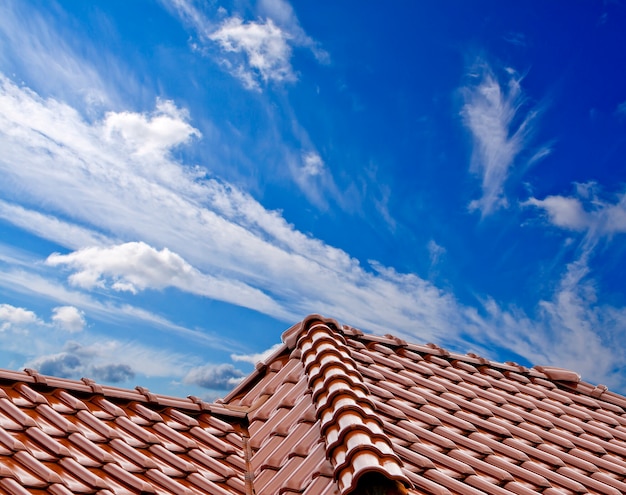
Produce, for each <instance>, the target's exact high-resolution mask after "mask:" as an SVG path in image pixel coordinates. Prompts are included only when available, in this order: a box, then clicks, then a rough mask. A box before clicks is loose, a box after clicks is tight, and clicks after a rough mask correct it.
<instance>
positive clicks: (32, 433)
mask: <svg viewBox="0 0 626 495" xmlns="http://www.w3.org/2000/svg"><path fill="white" fill-rule="evenodd" d="M26 435H27V436H28V437H30V438H32V439H33V440H35V441H36V442H37V443H38V444H39V445H41V446H42V447H44V448H45V449H46V450H47V451H48V452H51V453H52V454H54V455H55V456H57V457H62V456H68V455H70V451H69V450H67V448H66V447H64V446H63V445H62V444H60V443H58V442H57V441H55V440H54V439H52V438H51V437H50V436H48V435H47V434H46V433H45V432H43V431H42V430H40V429H39V428H37V427H31V428H28V429H27V430H26Z"/></svg>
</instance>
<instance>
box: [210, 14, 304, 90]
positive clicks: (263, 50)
mask: <svg viewBox="0 0 626 495" xmlns="http://www.w3.org/2000/svg"><path fill="white" fill-rule="evenodd" d="M290 38H291V36H290V35H289V33H287V32H285V31H283V30H281V29H280V28H279V27H278V26H276V25H275V24H274V22H273V21H272V20H271V19H266V20H264V21H249V22H244V21H243V20H242V19H241V18H240V17H236V16H235V17H230V18H228V19H226V20H225V21H224V22H223V23H222V25H221V26H220V27H219V29H217V30H216V31H215V32H214V33H213V34H211V35H210V39H211V40H213V41H215V42H216V43H218V44H219V45H220V47H221V48H222V50H223V51H224V52H227V53H230V54H241V55H242V56H243V57H244V60H238V61H235V62H231V61H230V60H229V59H225V60H224V61H225V62H226V63H227V65H228V66H231V67H232V70H233V72H234V73H235V74H236V75H237V76H238V77H239V79H241V81H242V82H243V84H244V85H245V86H246V87H247V88H248V89H256V88H258V87H259V83H258V79H259V78H260V79H261V80H262V81H263V82H264V83H267V82H278V83H280V82H291V81H294V80H295V79H296V75H295V74H294V72H293V69H292V67H291V62H290V60H291V46H290V45H289V39H290Z"/></svg>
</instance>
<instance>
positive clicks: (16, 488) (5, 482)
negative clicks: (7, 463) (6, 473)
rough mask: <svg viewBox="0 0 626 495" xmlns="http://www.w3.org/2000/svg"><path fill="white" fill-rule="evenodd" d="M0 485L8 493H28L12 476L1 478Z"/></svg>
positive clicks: (26, 494) (12, 494)
mask: <svg viewBox="0 0 626 495" xmlns="http://www.w3.org/2000/svg"><path fill="white" fill-rule="evenodd" d="M0 486H2V488H3V489H4V490H6V493H8V494H10V495H30V492H29V491H28V490H26V489H25V488H23V487H22V486H20V484H19V483H17V482H16V481H15V480H14V479H12V478H2V479H1V480H0Z"/></svg>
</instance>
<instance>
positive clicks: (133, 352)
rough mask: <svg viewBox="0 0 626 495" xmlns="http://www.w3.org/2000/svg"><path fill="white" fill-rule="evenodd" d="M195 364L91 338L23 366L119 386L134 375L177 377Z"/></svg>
mask: <svg viewBox="0 0 626 495" xmlns="http://www.w3.org/2000/svg"><path fill="white" fill-rule="evenodd" d="M129 363H132V364H129ZM197 365H198V359H197V358H195V357H193V356H189V355H183V354H179V353H176V352H172V351H170V350H166V349H155V348H152V347H149V346H144V345H141V344H138V343H135V342H122V341H119V340H115V339H108V338H103V337H102V336H98V337H96V336H92V337H91V338H90V339H85V340H84V341H83V342H78V341H68V342H66V343H65V344H64V345H63V346H61V348H60V351H59V348H57V350H56V351H53V352H47V353H46V352H42V353H39V354H38V355H35V356H31V357H30V358H29V359H28V360H27V362H26V364H25V367H27V368H33V369H36V370H38V371H39V372H40V373H42V374H44V375H52V376H60V377H64V378H72V379H78V378H81V377H89V378H95V379H98V380H100V381H103V382H107V383H122V382H128V381H129V380H132V379H133V378H134V377H135V376H136V375H137V374H142V375H145V376H150V377H169V378H172V377H174V378H176V377H178V378H181V377H183V376H185V374H186V373H187V372H188V370H189V369H191V368H193V367H194V366H197Z"/></svg>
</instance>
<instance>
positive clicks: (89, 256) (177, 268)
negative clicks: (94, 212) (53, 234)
mask: <svg viewBox="0 0 626 495" xmlns="http://www.w3.org/2000/svg"><path fill="white" fill-rule="evenodd" d="M46 263H47V264H48V265H51V266H60V265H64V266H68V267H70V268H73V269H75V270H76V271H75V272H74V273H73V274H72V275H70V277H69V282H70V284H72V285H74V286H77V287H82V288H84V289H93V288H95V287H100V288H104V287H105V286H106V285H107V284H106V283H105V279H109V280H110V281H109V285H110V287H111V288H112V289H113V290H115V291H127V292H131V293H133V294H137V292H139V291H143V290H145V289H164V288H166V287H176V288H177V289H180V290H183V291H185V292H190V293H193V294H197V295H200V296H205V297H210V298H213V299H218V300H222V301H226V302H230V303H233V304H238V305H240V306H246V307H251V308H252V309H257V310H262V311H264V312H267V313H270V314H271V313H272V312H275V316H279V315H281V310H280V308H279V307H278V305H277V304H276V303H274V302H273V301H272V300H271V298H270V297H268V296H266V295H265V294H263V293H262V292H261V291H260V290H257V289H254V288H252V287H249V286H247V285H246V284H243V283H240V282H237V281H233V280H227V279H219V278H216V277H212V276H209V275H206V274H203V273H201V272H199V271H198V270H197V269H196V268H194V267H192V266H191V265H190V264H189V263H187V262H186V261H185V260H184V259H183V258H181V257H180V256H179V255H178V254H176V253H173V252H172V251H170V250H169V249H167V248H163V249H162V250H160V251H159V250H157V249H155V248H153V247H151V246H149V245H147V244H146V243H144V242H127V243H124V244H120V245H116V246H110V247H90V248H84V249H81V250H78V251H74V252H72V253H69V254H65V255H63V254H58V253H55V254H52V255H50V256H49V257H48V259H47V260H46Z"/></svg>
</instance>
